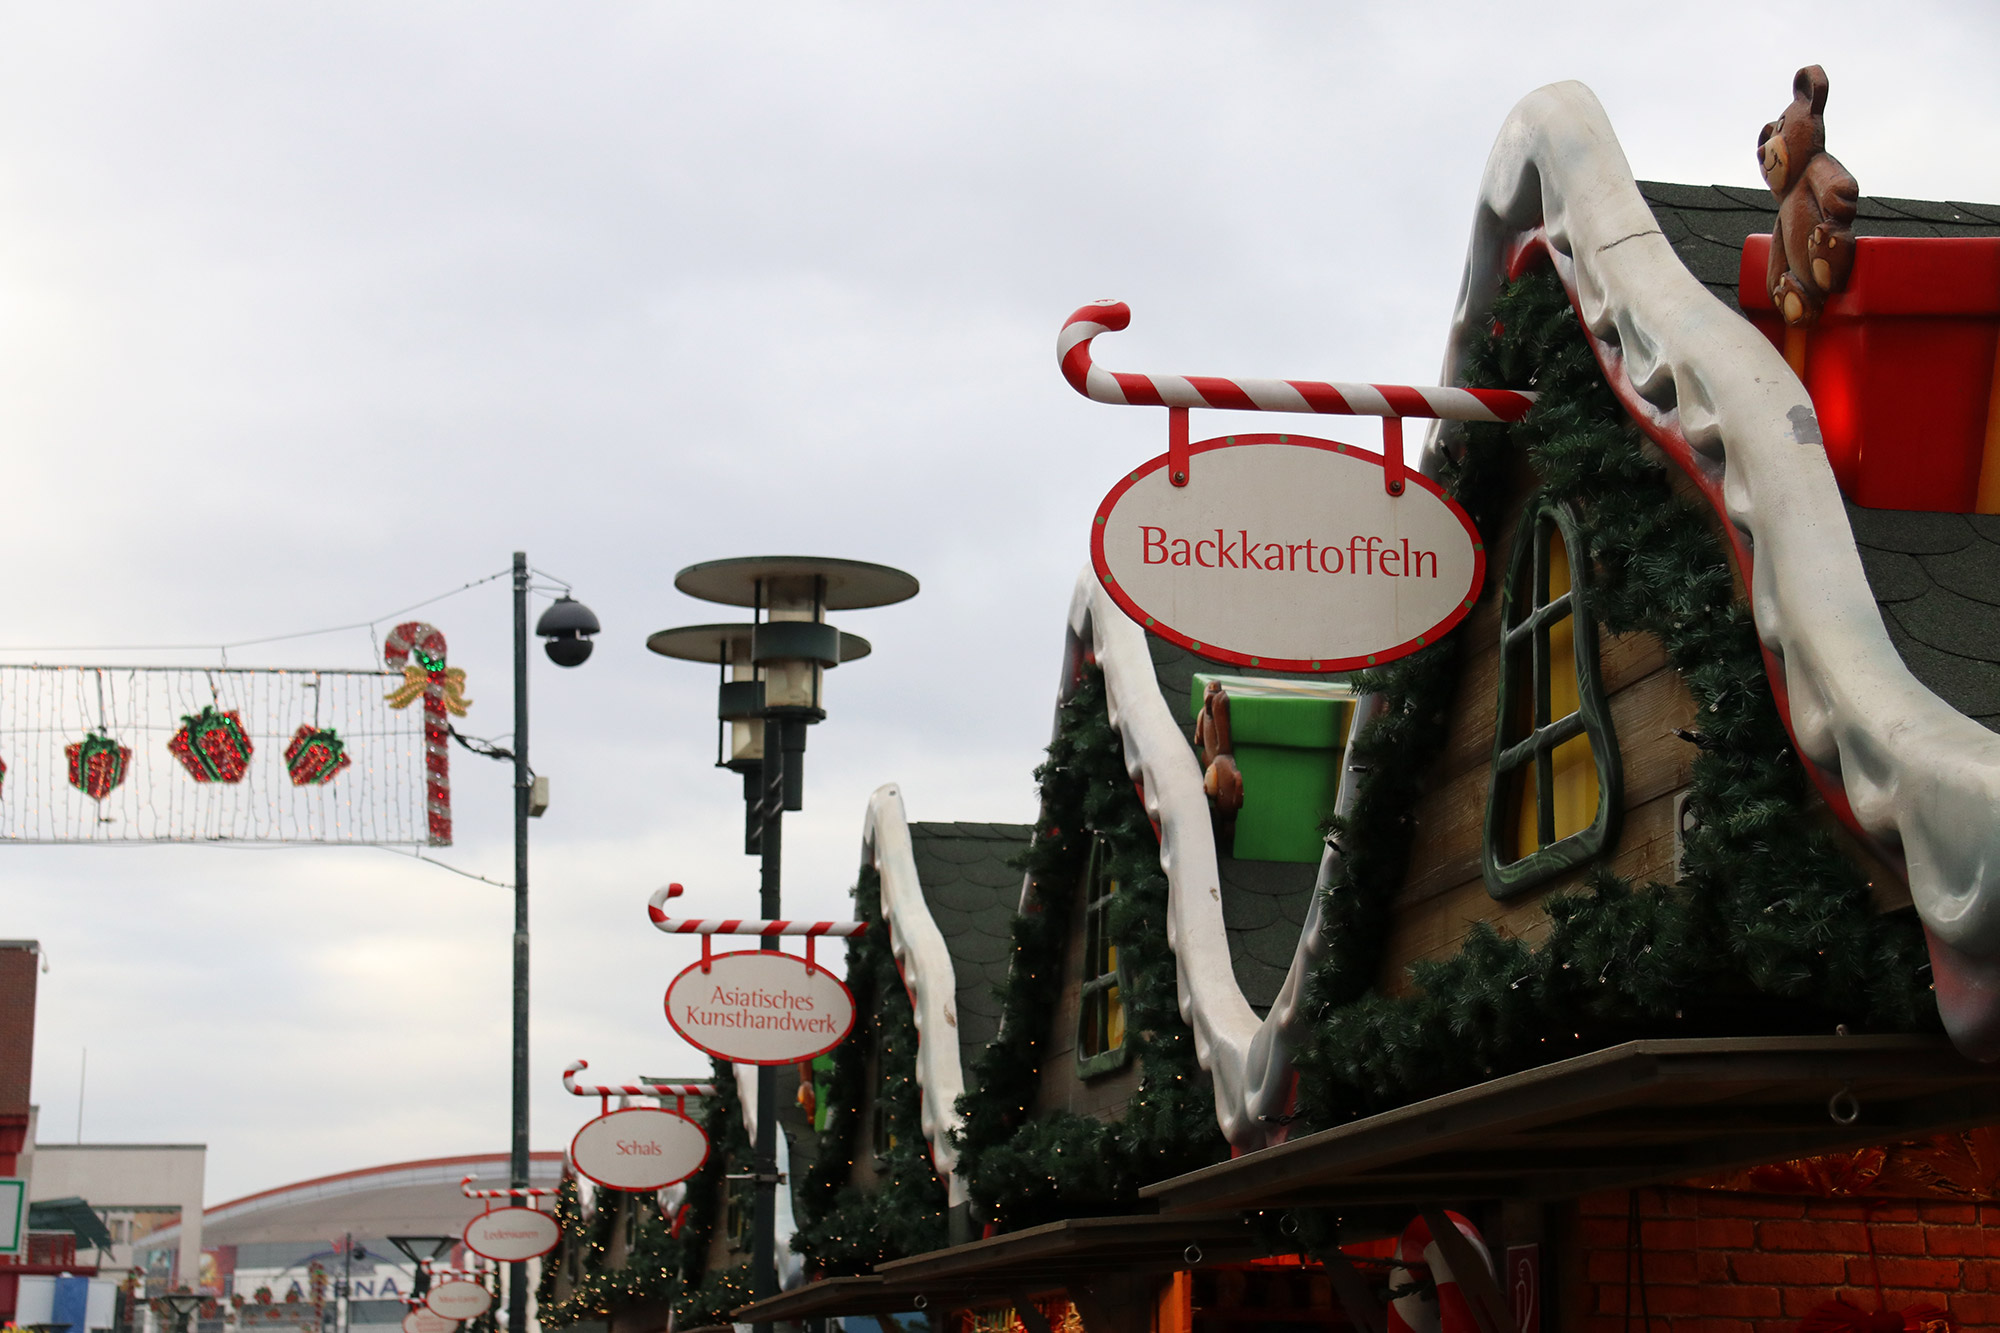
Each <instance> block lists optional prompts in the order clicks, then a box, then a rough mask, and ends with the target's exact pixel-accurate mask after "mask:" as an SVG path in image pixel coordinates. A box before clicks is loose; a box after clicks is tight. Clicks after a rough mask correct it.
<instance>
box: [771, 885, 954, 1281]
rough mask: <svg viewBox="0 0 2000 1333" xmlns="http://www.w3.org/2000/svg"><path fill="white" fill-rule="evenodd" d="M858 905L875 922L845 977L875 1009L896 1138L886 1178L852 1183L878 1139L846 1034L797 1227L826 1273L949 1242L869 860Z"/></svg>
mask: <svg viewBox="0 0 2000 1333" xmlns="http://www.w3.org/2000/svg"><path fill="white" fill-rule="evenodd" d="M854 911H855V918H856V919H857V920H860V921H866V922H867V923H868V925H869V928H868V930H867V932H866V933H864V934H863V935H861V936H860V937H858V938H857V939H855V940H854V941H852V942H851V943H850V945H849V952H848V956H847V957H848V965H847V984H848V987H849V989H851V990H852V991H853V992H854V1000H855V1006H856V1008H857V1009H858V1010H859V1012H861V1013H863V1014H866V1015H868V1016H869V1017H868V1021H869V1024H870V1029H871V1032H870V1035H871V1038H872V1045H873V1048H874V1049H875V1051H876V1052H877V1059H878V1061H879V1064H880V1076H879V1078H878V1079H877V1081H876V1087H875V1098H876V1105H877V1108H878V1110H879V1112H880V1113H881V1114H883V1115H885V1116H887V1117H888V1126H887V1128H888V1131H889V1136H890V1138H891V1140H892V1142H891V1145H890V1148H889V1151H888V1153H887V1154H886V1156H885V1157H884V1158H883V1163H882V1168H883V1172H884V1178H883V1180H882V1181H881V1183H880V1184H879V1185H878V1186H877V1187H876V1188H874V1189H872V1190H863V1189H861V1188H859V1187H858V1186H856V1185H854V1184H853V1183H852V1179H851V1173H852V1170H853V1167H854V1162H855V1155H856V1152H857V1151H870V1150H872V1147H873V1145H872V1144H865V1143H858V1142H857V1141H858V1140H859V1138H860V1132H861V1106H862V1101H863V1092H864V1087H863V1084H864V1082H865V1080H866V1077H867V1055H868V1049H869V1046H870V1045H871V1042H863V1041H859V1040H856V1039H855V1038H854V1037H852V1036H850V1037H849V1038H848V1039H847V1040H846V1041H844V1042H842V1043H841V1044H840V1045H839V1046H837V1047H835V1048H834V1055H833V1059H834V1066H833V1077H832V1079H831V1080H829V1084H830V1086H829V1088H828V1093H827V1100H828V1103H829V1106H830V1113H829V1115H828V1117H827V1123H826V1129H825V1130H824V1131H822V1133H821V1135H820V1146H819V1155H818V1157H817V1159H816V1160H815V1161H814V1162H813V1165H812V1167H811V1169H810V1170H808V1171H807V1172H806V1179H805V1189H804V1190H803V1192H802V1194H801V1197H800V1198H799V1200H798V1208H799V1213H800V1227H799V1231H798V1234H797V1235H795V1236H794V1237H793V1238H792V1248H793V1250H794V1251H795V1252H797V1253H799V1254H801V1255H803V1256H804V1257H805V1258H806V1260H807V1261H808V1262H809V1263H811V1264H812V1265H813V1266H814V1267H815V1268H816V1269H817V1270H818V1271H819V1272H821V1273H824V1274H827V1275H838V1274H848V1273H865V1272H867V1271H869V1269H870V1268H871V1267H873V1266H874V1265H875V1264H878V1263H881V1262H883V1261H885V1260H889V1259H901V1258H904V1257H906V1256H908V1255H912V1254H922V1253H925V1252H926V1251H929V1250H936V1249H942V1248H943V1247H944V1246H945V1245H946V1243H947V1239H946V1230H945V1207H946V1197H945V1188H944V1183H943V1182H942V1181H940V1180H939V1179H938V1175H937V1171H936V1169H935V1168H934V1167H933V1166H932V1165H931V1156H930V1144H929V1141H928V1140H927V1139H926V1138H925V1137H924V1128H923V1118H922V1117H923V1102H922V1093H921V1089H920V1088H919V1086H918V1084H917V1023H916V1014H915V1012H914V1011H913V1010H912V1009H911V1007H910V997H909V992H908V991H906V990H905V989H904V987H903V979H902V975H901V974H900V973H899V972H898V971H897V970H896V957H895V953H894V951H893V950H892V948H891V945H890V940H889V932H888V930H887V929H885V928H884V926H883V922H882V877H881V874H880V873H879V872H878V871H876V869H875V868H874V867H873V866H865V867H863V868H862V871H861V877H860V880H859V881H858V882H857V884H856V885H855V889H854ZM941 1039H942V1040H947V1041H948V1040H950V1037H949V1035H948V1034H947V1035H945V1036H944V1037H942V1038H941Z"/></svg>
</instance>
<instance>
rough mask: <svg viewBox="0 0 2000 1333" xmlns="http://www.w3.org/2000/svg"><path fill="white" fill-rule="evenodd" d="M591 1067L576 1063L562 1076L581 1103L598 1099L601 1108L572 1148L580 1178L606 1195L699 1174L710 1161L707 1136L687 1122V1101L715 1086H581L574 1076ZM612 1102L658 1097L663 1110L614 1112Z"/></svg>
mask: <svg viewBox="0 0 2000 1333" xmlns="http://www.w3.org/2000/svg"><path fill="white" fill-rule="evenodd" d="M589 1067H590V1062H589V1061H588V1060H578V1061H575V1062H574V1063H572V1064H571V1065H570V1066H569V1068H567V1069H565V1070H563V1087H565V1088H567V1089H568V1090H569V1091H570V1092H571V1093H572V1094H574V1095H575V1096H578V1097H596V1098H598V1099H599V1105H600V1107H601V1108H602V1109H601V1111H600V1114H599V1115H598V1116H597V1117H596V1118H595V1119H593V1120H591V1121H589V1122H587V1123H586V1124H585V1125H584V1127H583V1128H582V1129H579V1130H578V1131H577V1132H576V1137H575V1138H574V1139H573V1140H571V1142H570V1145H569V1156H570V1161H571V1162H573V1163H575V1165H576V1169H577V1170H578V1171H579V1172H581V1173H582V1174H584V1175H585V1176H588V1177H589V1178H590V1179H591V1180H593V1181H595V1182H597V1183H598V1184H599V1185H602V1186H604V1187H605V1188H607V1189H615V1190H657V1189H665V1188H666V1187H667V1186H668V1185H673V1184H677V1183H679V1182H680V1181H683V1180H686V1179H687V1178H688V1177H689V1176H691V1175H693V1174H694V1173H695V1172H697V1171H699V1170H700V1169H701V1164H702V1163H703V1162H705V1161H707V1160H708V1146H709V1145H708V1134H707V1133H706V1132H705V1131H704V1130H703V1129H702V1127H701V1126H700V1125H698V1124H696V1123H695V1122H694V1121H693V1120H691V1119H689V1118H688V1115H687V1109H686V1108H687V1099H688V1098H689V1097H712V1096H714V1095H715V1085H714V1084H713V1083H624V1084H609V1085H588V1086H584V1085H579V1084H578V1083H577V1082H576V1075H577V1074H579V1073H581V1072H582V1071H583V1070H585V1069H588V1068H589ZM613 1097H619V1098H628V1097H658V1098H659V1099H660V1102H661V1105H659V1106H657V1107H652V1106H627V1107H620V1108H619V1109H618V1110H616V1111H613V1110H611V1109H610V1104H611V1098H613ZM669 1098H671V1099H672V1100H673V1102H674V1109H673V1110H671V1111H670V1110H668V1109H667V1108H666V1102H667V1100H668V1099H669Z"/></svg>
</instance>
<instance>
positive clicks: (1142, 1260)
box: [735, 1213, 1268, 1324]
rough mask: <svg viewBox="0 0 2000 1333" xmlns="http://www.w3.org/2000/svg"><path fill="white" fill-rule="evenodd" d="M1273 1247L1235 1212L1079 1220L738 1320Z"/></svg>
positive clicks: (1071, 1279)
mask: <svg viewBox="0 0 2000 1333" xmlns="http://www.w3.org/2000/svg"><path fill="white" fill-rule="evenodd" d="M1266 1253H1268V1246H1267V1245H1266V1244H1265V1242H1264V1241H1263V1240H1262V1239H1261V1238H1260V1237H1259V1235H1258V1234H1257V1232H1256V1230H1255V1229H1254V1228H1253V1227H1251V1226H1250V1224H1249V1223H1248V1222H1247V1221H1246V1220H1245V1219H1244V1218H1243V1217H1242V1216H1241V1215H1239V1214H1236V1213H1223V1214H1216V1215H1210V1214H1179V1215H1176V1216H1173V1217H1159V1216H1150V1215H1149V1216H1142V1217H1080V1218H1072V1219H1070V1220H1068V1221H1064V1222H1050V1223H1048V1224H1046V1225H1044V1226H1039V1227H1030V1228H1028V1229H1027V1230H1025V1231H1015V1232H1009V1233H1008V1234H1006V1235H1003V1236H990V1237H988V1238H986V1239H985V1240H976V1241H971V1242H969V1243H967V1244H964V1245H954V1246H952V1247H950V1248H949V1249H944V1250H933V1251H931V1252H930V1253H928V1254H919V1255H913V1256H911V1257H910V1258H908V1259H895V1260H891V1261H890V1262H888V1263H884V1264H880V1265H878V1266H877V1267H876V1270H875V1272H874V1273H873V1274H872V1275H870V1276H867V1277H842V1278H829V1279H827V1280H826V1281H824V1282H813V1283H808V1284H807V1285H806V1286H804V1287H800V1288H796V1289H795V1290H792V1291H788V1292H784V1293H782V1294H781V1295H777V1296H773V1297H771V1298H769V1299H768V1300H763V1301H759V1302H757V1303H756V1304H754V1305H746V1306H744V1307H743V1308H742V1309H739V1310H737V1311H736V1313H735V1319H736V1321H737V1322H738V1323H746V1324H761V1323H767V1322H778V1321H782V1320H797V1319H803V1318H809V1317H823V1316H829V1315H848V1314H853V1315H866V1314H886V1313H889V1312H891V1311H898V1310H917V1309H922V1310H929V1311H943V1310H953V1309H963V1308H965V1307H967V1306H978V1305H994V1304H1008V1303H1012V1302H1014V1301H1017V1300H1019V1299H1022V1298H1025V1297H1029V1296H1047V1295H1050V1294H1052V1293H1059V1292H1072V1291H1073V1289H1074V1288H1077V1287H1080V1286H1082V1285H1085V1284H1094V1283H1096V1282H1097V1281H1099V1280H1101V1279H1103V1278H1105V1277H1106V1276H1107V1275H1112V1274H1115V1275H1117V1276H1119V1277H1121V1278H1125V1277H1131V1276H1134V1275H1141V1274H1146V1273H1149V1272H1155V1271H1157V1272H1171V1271H1172V1270H1174V1269H1178V1268H1190V1267H1193V1266H1194V1265H1195V1264H1197V1263H1218V1262H1228V1261H1231V1260H1238V1259H1254V1258H1259V1257H1261V1256H1263V1255H1264V1254H1266Z"/></svg>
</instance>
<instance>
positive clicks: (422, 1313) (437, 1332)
mask: <svg viewBox="0 0 2000 1333" xmlns="http://www.w3.org/2000/svg"><path fill="white" fill-rule="evenodd" d="M457 1327H458V1321H457V1320H456V1319H446V1318H444V1317H443V1316H441V1315H435V1314H432V1313H431V1312H430V1310H429V1309H427V1308H425V1307H424V1306H421V1305H419V1306H418V1307H417V1308H416V1309H414V1310H412V1311H410V1312H409V1313H408V1314H406V1315H404V1316H403V1333H452V1330H454V1329H456V1328H457Z"/></svg>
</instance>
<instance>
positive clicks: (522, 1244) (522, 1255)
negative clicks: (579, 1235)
mask: <svg viewBox="0 0 2000 1333" xmlns="http://www.w3.org/2000/svg"><path fill="white" fill-rule="evenodd" d="M561 1239H562V1228H561V1227H559V1226H557V1225H556V1220H555V1219H554V1218H553V1217H550V1216H549V1215H548V1214H547V1213H543V1212H537V1211H536V1210H535V1209H533V1208H495V1209H494V1210H493V1211H492V1212H489V1213H481V1214H480V1215H479V1216H477V1217H475V1218H473V1219H472V1220H471V1221H470V1222H467V1223H466V1224H465V1248H466V1249H468V1250H471V1251H472V1252H473V1253H474V1254H476V1255H479V1256H480V1257H481V1258H485V1259H492V1260H494V1261H495V1262H497V1263H503V1264H513V1263H520V1262H522V1261H523V1260H526V1259H533V1258H536V1257H537V1256H539V1255H544V1254H547V1253H548V1252H549V1251H550V1250H553V1249H554V1248H555V1247H556V1242H557V1241H559V1240H561Z"/></svg>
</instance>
